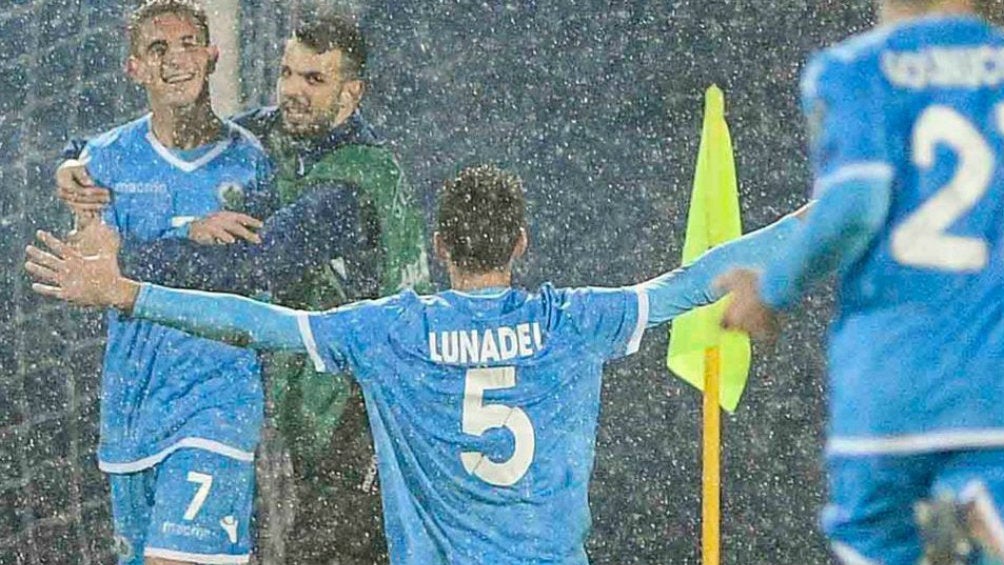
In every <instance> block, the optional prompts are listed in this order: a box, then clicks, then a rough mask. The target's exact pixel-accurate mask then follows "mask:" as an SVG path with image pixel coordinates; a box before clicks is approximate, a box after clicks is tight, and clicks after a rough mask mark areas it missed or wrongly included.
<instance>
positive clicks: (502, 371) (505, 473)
mask: <svg viewBox="0 0 1004 565" xmlns="http://www.w3.org/2000/svg"><path fill="white" fill-rule="evenodd" d="M514 386H516V368H515V367H492V368H482V369H468V370H467V376H466V378H465V383H464V407H463V416H462V418H463V421H462V422H461V423H462V428H463V432H464V433H465V434H469V435H472V436H481V435H484V433H485V432H486V431H488V430H490V429H491V428H508V429H509V431H510V432H512V435H513V442H514V447H513V452H512V456H511V457H509V459H507V460H505V461H502V462H495V461H492V460H491V459H489V458H488V456H486V455H485V454H484V453H481V452H480V451H464V452H463V453H461V454H460V460H461V461H462V462H463V464H464V469H467V472H468V473H471V474H472V475H474V476H476V477H478V478H480V479H481V480H483V481H485V482H486V483H488V484H492V485H495V486H500V487H508V486H512V485H514V484H516V483H517V482H518V481H519V480H520V479H522V478H523V476H524V475H526V472H527V471H528V470H529V469H530V464H531V463H533V452H534V443H535V438H534V432H533V423H531V422H530V417H529V416H527V415H526V412H524V411H523V410H522V409H520V408H516V407H514V406H506V405H504V404H485V403H484V397H485V391H486V390H498V389H504V388H512V387H514Z"/></svg>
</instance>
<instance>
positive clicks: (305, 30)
mask: <svg viewBox="0 0 1004 565" xmlns="http://www.w3.org/2000/svg"><path fill="white" fill-rule="evenodd" d="M293 38H294V39H296V40H297V41H299V42H300V43H302V44H304V45H305V46H307V47H308V48H309V49H310V50H311V51H313V52H315V53H318V54H320V53H327V52H329V51H335V50H337V51H341V53H342V69H341V70H342V72H343V73H344V75H345V78H348V79H361V78H363V75H364V74H365V72H366V51H367V49H366V38H365V37H364V36H363V32H362V31H361V30H360V29H359V24H358V23H357V22H356V21H355V20H354V19H352V18H350V17H348V16H343V15H338V14H328V15H321V16H316V17H307V18H304V19H303V20H301V21H300V23H299V24H297V26H296V29H295V30H294V31H293Z"/></svg>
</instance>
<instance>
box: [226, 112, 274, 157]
mask: <svg viewBox="0 0 1004 565" xmlns="http://www.w3.org/2000/svg"><path fill="white" fill-rule="evenodd" d="M223 124H224V127H226V128H227V130H228V135H229V136H230V144H231V145H230V147H229V150H230V151H231V152H233V153H235V154H238V155H240V159H241V160H242V161H244V162H254V163H257V164H259V165H262V166H268V165H269V163H270V161H269V158H268V152H267V151H265V148H264V146H262V144H261V141H260V140H259V139H258V138H257V137H256V136H255V135H254V134H253V133H251V132H250V131H248V130H247V129H246V128H244V127H242V126H240V125H238V124H237V123H235V122H233V121H230V120H224V121H223Z"/></svg>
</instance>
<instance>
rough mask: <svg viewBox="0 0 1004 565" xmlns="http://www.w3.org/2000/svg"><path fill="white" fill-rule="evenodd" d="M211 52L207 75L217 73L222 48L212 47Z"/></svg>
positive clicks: (209, 48) (210, 47)
mask: <svg viewBox="0 0 1004 565" xmlns="http://www.w3.org/2000/svg"><path fill="white" fill-rule="evenodd" d="M207 49H208V50H209V67H208V68H207V69H206V75H211V74H213V73H215V72H216V64H217V63H219V62H220V48H219V47H217V46H215V45H210V46H209V47H208V48H207Z"/></svg>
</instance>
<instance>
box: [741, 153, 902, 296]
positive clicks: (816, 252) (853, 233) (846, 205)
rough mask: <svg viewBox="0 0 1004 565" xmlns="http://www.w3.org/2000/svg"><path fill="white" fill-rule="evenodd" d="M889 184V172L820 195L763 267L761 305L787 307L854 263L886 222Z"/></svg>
mask: <svg viewBox="0 0 1004 565" xmlns="http://www.w3.org/2000/svg"><path fill="white" fill-rule="evenodd" d="M891 180H892V172H891V170H890V171H889V172H888V176H885V175H882V176H881V177H878V178H859V179H851V180H849V181H846V182H843V183H841V186H840V187H839V188H838V189H836V190H829V191H826V192H824V193H823V195H822V197H821V198H820V199H819V202H818V205H817V206H816V209H815V210H813V212H812V214H810V215H809V218H808V219H807V220H806V222H805V225H804V226H803V227H802V229H800V230H798V232H797V233H796V234H795V236H794V237H793V238H792V239H791V244H790V245H789V246H788V249H786V250H785V253H780V254H777V256H776V257H774V260H773V261H770V262H769V263H768V266H767V267H766V270H765V272H764V274H763V277H762V279H761V281H760V292H761V295H762V297H763V300H764V303H765V304H767V305H768V306H770V307H771V308H773V309H775V310H782V309H785V308H788V307H790V306H791V305H792V304H793V303H794V302H795V300H797V299H798V298H799V297H800V296H802V294H803V293H804V292H805V289H806V287H807V286H809V285H811V284H812V283H813V282H815V281H818V280H819V279H821V278H823V277H824V276H826V275H827V274H829V273H831V272H832V271H833V270H835V269H836V268H837V267H841V266H846V265H848V264H850V263H853V262H854V261H855V260H857V258H858V257H860V256H861V254H862V253H864V251H865V250H866V249H867V248H868V246H869V245H870V244H871V242H872V240H873V239H874V238H875V234H876V233H878V231H879V229H881V228H882V225H883V224H884V223H885V218H886V215H887V214H888V212H889V204H890V201H891V198H892V183H891Z"/></svg>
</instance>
